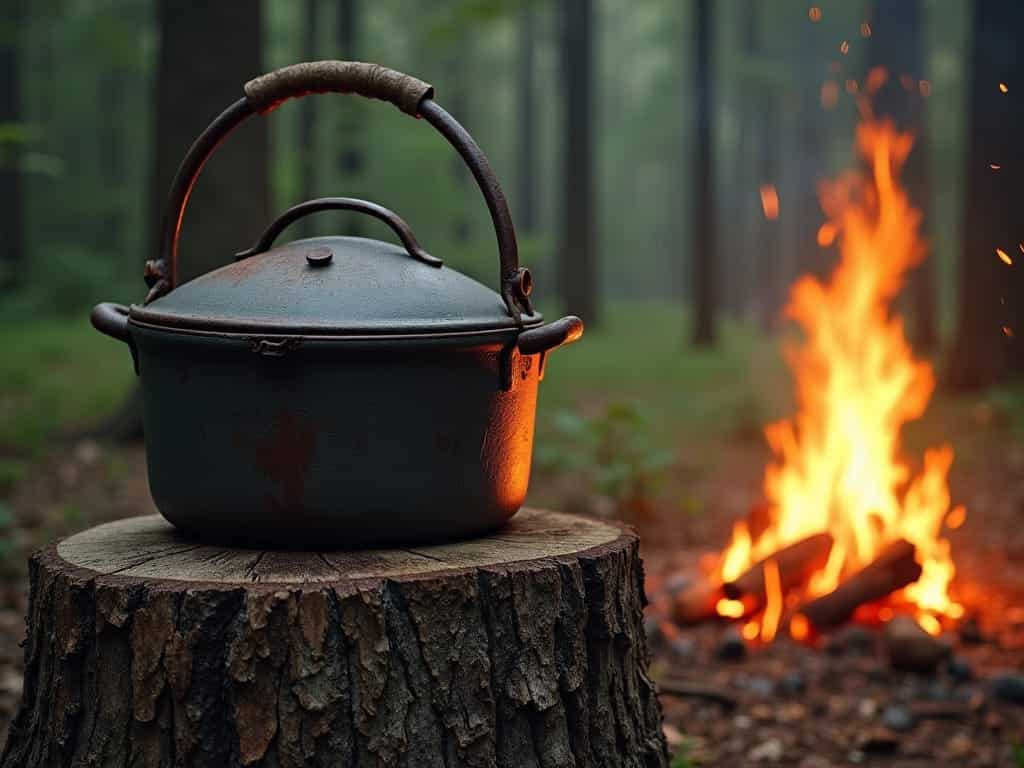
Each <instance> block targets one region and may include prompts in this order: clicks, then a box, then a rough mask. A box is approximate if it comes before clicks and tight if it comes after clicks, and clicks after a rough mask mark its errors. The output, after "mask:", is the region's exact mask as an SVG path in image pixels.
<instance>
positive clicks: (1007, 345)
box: [947, 0, 1024, 391]
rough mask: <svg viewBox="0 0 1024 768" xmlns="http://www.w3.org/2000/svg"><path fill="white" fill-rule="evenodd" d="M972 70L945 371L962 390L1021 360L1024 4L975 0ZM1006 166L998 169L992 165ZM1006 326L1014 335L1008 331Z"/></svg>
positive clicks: (986, 381) (992, 378) (984, 384)
mask: <svg viewBox="0 0 1024 768" xmlns="http://www.w3.org/2000/svg"><path fill="white" fill-rule="evenodd" d="M971 8H972V15H973V25H972V28H973V32H972V42H971V76H970V95H969V97H968V98H969V107H968V127H967V153H966V157H967V173H966V180H967V192H966V195H965V196H964V201H965V205H966V211H965V216H964V222H963V237H962V242H961V253H960V267H959V270H960V276H959V277H960V279H959V281H958V286H959V301H958V312H959V317H958V321H957V330H956V341H955V343H954V346H953V353H952V355H951V358H950V365H949V369H948V371H947V378H948V382H949V384H950V386H951V387H953V388H954V389H956V390H960V391H966V390H974V389H980V388H983V387H987V386H989V385H991V384H993V383H995V382H996V381H997V380H998V379H999V378H1000V376H1001V375H1002V374H1003V373H1004V371H1005V370H1006V367H1007V363H1008V362H1011V361H1015V362H1016V363H1017V364H1018V365H1019V364H1020V360H1021V357H1022V355H1021V354H1020V353H1019V350H1018V349H1017V346H1018V344H1019V340H1018V339H1019V335H1020V334H1021V333H1022V332H1024V328H1022V327H1021V326H1020V325H1019V320H1020V318H1021V317H1022V311H1021V307H1020V299H1019V297H1020V295H1021V288H1022V287H1024V286H1022V284H1021V283H1022V278H1021V276H1020V266H1019V263H1020V261H1021V259H1024V254H1021V252H1020V250H1019V249H1018V246H1017V244H1018V243H1019V242H1020V241H1021V239H1022V238H1021V233H1020V226H1019V211H1018V210H1017V190H1019V189H1020V183H1021V181H1024V173H1022V171H1021V163H1022V162H1024V147H1022V145H1021V142H1020V139H1019V137H1018V136H1017V128H1016V126H1018V125H1020V122H1021V119H1022V118H1024V114H1022V112H1024V107H1022V106H1021V104H1020V100H1019V98H1018V97H1017V96H1015V95H1014V93H1013V92H1012V91H1011V92H1008V93H1003V92H1002V91H1001V90H1000V88H999V83H1005V84H1008V85H1007V87H1008V88H1010V87H1014V85H1013V84H1014V83H1015V82H1016V83H1020V82H1024V60H1021V59H1020V58H1019V57H1018V56H1017V55H1016V53H1015V49H1013V48H1010V49H1007V48H1006V45H1008V44H1009V43H1010V42H1011V41H1012V39H1013V31H1014V30H1015V29H1017V28H1019V26H1018V25H1020V24H1021V23H1024V5H1022V4H1020V3H1018V2H1015V0H986V2H983V3H973V4H972V6H971ZM992 163H995V164H998V165H1000V166H1001V168H1000V170H998V171H994V170H993V169H992V168H991V164H992ZM996 248H1002V249H1003V250H1004V251H1006V252H1007V254H1009V255H1010V257H1011V258H1014V259H1015V260H1016V261H1017V262H1018V264H1016V265H1014V266H1013V267H1007V266H1006V265H1005V264H1003V263H1002V262H1001V261H1000V260H999V259H998V258H997V257H996V253H995V249H996ZM1003 326H1005V327H1006V328H1008V329H1009V333H1013V334H1014V337H1012V338H1011V337H1009V335H1008V333H1007V332H1005V331H1003V330H1002V328H1003Z"/></svg>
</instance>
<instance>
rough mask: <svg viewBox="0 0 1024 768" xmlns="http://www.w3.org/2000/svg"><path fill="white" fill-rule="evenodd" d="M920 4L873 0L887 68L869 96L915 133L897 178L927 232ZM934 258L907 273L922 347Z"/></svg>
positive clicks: (934, 340) (930, 331) (927, 345)
mask: <svg viewBox="0 0 1024 768" xmlns="http://www.w3.org/2000/svg"><path fill="white" fill-rule="evenodd" d="M922 5H923V4H922V2H921V0H901V2H899V3H891V2H887V0H874V3H873V12H872V16H871V18H872V19H876V20H877V23H875V24H873V25H872V34H871V62H872V65H873V66H880V67H885V69H886V70H887V71H888V72H889V80H888V81H887V82H886V84H885V86H884V87H883V88H882V90H881V91H879V92H878V94H876V96H875V98H874V100H873V107H874V111H875V114H876V115H877V116H879V117H889V118H891V119H892V120H894V121H895V122H896V126H897V127H898V128H899V129H900V130H903V131H911V132H913V133H914V135H915V136H916V139H915V141H914V149H913V151H912V152H911V153H910V156H909V157H908V158H907V162H906V165H905V166H904V167H903V173H902V177H901V178H902V181H903V185H904V187H905V188H906V190H907V193H908V195H909V196H910V200H911V202H912V203H913V205H914V207H915V208H917V209H918V210H920V211H921V217H922V218H921V231H922V232H923V233H927V231H928V202H929V193H930V184H929V178H928V177H929V173H928V136H927V132H926V130H925V126H926V120H925V117H926V115H925V103H926V102H925V101H924V99H923V98H922V97H921V95H920V91H919V87H918V83H919V82H920V81H921V80H925V79H927V71H926V67H925V61H926V55H925V45H924V36H925V31H926V29H925V14H924V9H923V7H922ZM908 86H910V87H908ZM933 263H934V260H933V259H931V258H928V259H925V261H924V262H922V263H921V264H920V265H918V266H917V268H916V269H915V270H914V271H913V272H912V273H911V274H910V276H909V277H908V284H907V293H908V299H909V302H908V303H909V307H910V316H911V322H910V323H909V332H910V340H911V342H913V345H914V347H915V349H917V350H918V351H920V352H931V351H933V350H934V349H935V348H936V346H937V345H938V326H937V320H936V317H935V292H936V286H935V270H934V267H933Z"/></svg>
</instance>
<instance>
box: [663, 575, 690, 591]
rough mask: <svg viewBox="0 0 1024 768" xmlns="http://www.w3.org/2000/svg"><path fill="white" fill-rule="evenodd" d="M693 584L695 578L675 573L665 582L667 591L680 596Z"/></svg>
mask: <svg viewBox="0 0 1024 768" xmlns="http://www.w3.org/2000/svg"><path fill="white" fill-rule="evenodd" d="M691 584H693V577H692V576H691V575H690V574H688V573H673V574H672V575H671V576H669V577H668V578H667V579H666V580H665V591H666V592H668V593H669V594H670V595H673V596H675V595H678V594H679V593H680V592H682V591H683V590H684V589H687V588H688V587H689V586H690V585H691Z"/></svg>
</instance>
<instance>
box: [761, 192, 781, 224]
mask: <svg viewBox="0 0 1024 768" xmlns="http://www.w3.org/2000/svg"><path fill="white" fill-rule="evenodd" d="M761 210H763V211H764V217H765V218H766V219H768V220H769V221H774V220H775V219H777V218H779V192H778V190H777V189H775V185H774V184H762V185H761Z"/></svg>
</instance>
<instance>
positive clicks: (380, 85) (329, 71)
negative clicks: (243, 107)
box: [245, 61, 434, 117]
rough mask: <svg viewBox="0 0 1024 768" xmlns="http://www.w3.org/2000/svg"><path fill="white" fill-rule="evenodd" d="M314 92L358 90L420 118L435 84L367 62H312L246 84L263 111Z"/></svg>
mask: <svg viewBox="0 0 1024 768" xmlns="http://www.w3.org/2000/svg"><path fill="white" fill-rule="evenodd" d="M312 93H355V94H358V95H360V96H365V97H366V98H368V99H380V100H381V101H387V102H390V103H391V104H394V105H395V106H396V107H398V108H399V109H400V110H402V111H403V112H405V113H406V114H407V115H412V116H413V117H416V115H417V114H418V110H419V106H420V102H421V101H423V99H426V98H431V97H432V96H433V95H434V87H433V86H432V85H431V84H430V83H425V82H423V81H422V80H420V79H419V78H416V77H413V76H412V75H406V74H403V73H402V72H396V71H395V70H393V69H388V68H387V67H382V66H381V65H380V64H368V63H366V62H364V61H308V62H305V63H302V64H292V65H291V66H287V67H282V68H281V69H278V70H276V71H274V72H269V73H267V74H265V75H261V76H260V77H257V78H255V79H253V80H250V81H249V82H248V83H246V84H245V97H246V99H247V100H248V102H249V104H250V105H251V106H252V107H253V109H255V110H256V111H257V112H259V113H260V114H264V115H265V114H266V113H268V112H272V111H273V110H275V109H277V107H279V106H280V105H281V104H283V103H284V102H286V101H287V100H288V99H294V98H299V97H302V96H308V95H309V94H312Z"/></svg>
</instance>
